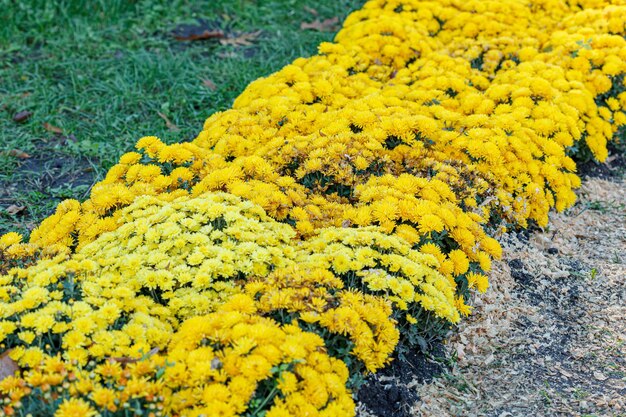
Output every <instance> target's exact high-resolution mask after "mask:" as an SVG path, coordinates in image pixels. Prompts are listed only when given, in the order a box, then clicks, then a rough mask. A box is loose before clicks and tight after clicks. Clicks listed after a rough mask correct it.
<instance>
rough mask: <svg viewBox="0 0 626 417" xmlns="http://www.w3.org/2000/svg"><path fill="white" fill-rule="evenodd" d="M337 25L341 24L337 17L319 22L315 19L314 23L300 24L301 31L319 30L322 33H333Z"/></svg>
mask: <svg viewBox="0 0 626 417" xmlns="http://www.w3.org/2000/svg"><path fill="white" fill-rule="evenodd" d="M337 23H339V18H338V17H337V16H335V17H331V18H330V19H325V20H321V21H320V20H319V19H315V20H314V21H312V22H302V23H301V24H300V29H302V30H309V29H310V30H317V31H320V32H331V31H333V30H335V29H336V28H337Z"/></svg>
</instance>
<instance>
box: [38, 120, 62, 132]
mask: <svg viewBox="0 0 626 417" xmlns="http://www.w3.org/2000/svg"><path fill="white" fill-rule="evenodd" d="M43 128H44V129H46V130H47V131H48V132H52V133H59V134H61V133H63V129H61V128H60V127H56V126H53V125H51V124H50V123H48V122H45V123H44V124H43Z"/></svg>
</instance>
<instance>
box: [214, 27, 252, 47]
mask: <svg viewBox="0 0 626 417" xmlns="http://www.w3.org/2000/svg"><path fill="white" fill-rule="evenodd" d="M261 33H262V31H261V30H257V31H254V32H243V33H239V34H232V36H230V37H228V38H224V39H220V43H221V44H222V45H230V46H250V45H252V44H253V43H254V41H256V40H257V38H258V37H259V35H260V34H261Z"/></svg>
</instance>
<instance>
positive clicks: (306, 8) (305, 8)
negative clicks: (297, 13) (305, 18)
mask: <svg viewBox="0 0 626 417" xmlns="http://www.w3.org/2000/svg"><path fill="white" fill-rule="evenodd" d="M304 10H305V11H307V12H309V13H311V14H312V15H313V16H317V15H318V14H319V13H318V12H317V10H315V9H314V8H312V7H309V6H304Z"/></svg>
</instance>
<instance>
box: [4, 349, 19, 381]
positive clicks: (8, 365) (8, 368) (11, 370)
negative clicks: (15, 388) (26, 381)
mask: <svg viewBox="0 0 626 417" xmlns="http://www.w3.org/2000/svg"><path fill="white" fill-rule="evenodd" d="M9 353H11V349H9V350H7V351H5V352H3V353H2V354H1V355H0V381H2V380H3V379H5V378H8V377H10V376H13V374H15V372H17V371H19V370H20V367H19V366H17V362H15V361H14V360H13V359H11V358H10V357H9Z"/></svg>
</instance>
